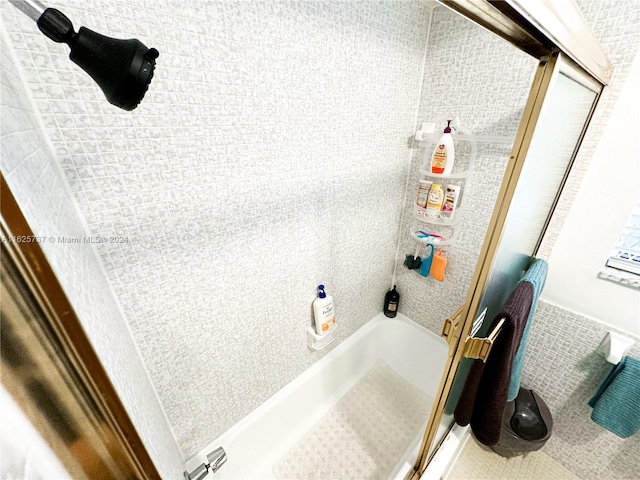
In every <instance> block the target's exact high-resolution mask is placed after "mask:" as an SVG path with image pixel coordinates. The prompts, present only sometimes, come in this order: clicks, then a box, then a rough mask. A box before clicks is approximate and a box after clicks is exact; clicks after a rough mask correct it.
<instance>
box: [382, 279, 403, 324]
mask: <svg viewBox="0 0 640 480" xmlns="http://www.w3.org/2000/svg"><path fill="white" fill-rule="evenodd" d="M399 302H400V294H399V293H398V291H397V290H396V286H395V285H394V286H393V289H392V290H389V291H388V292H387V294H386V295H385V296H384V308H383V311H384V314H385V316H387V317H389V318H393V317H395V316H396V313H398V303H399Z"/></svg>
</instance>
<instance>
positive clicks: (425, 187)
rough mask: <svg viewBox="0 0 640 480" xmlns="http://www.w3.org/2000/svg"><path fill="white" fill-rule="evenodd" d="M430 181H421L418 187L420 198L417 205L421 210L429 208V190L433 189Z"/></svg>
mask: <svg viewBox="0 0 640 480" xmlns="http://www.w3.org/2000/svg"><path fill="white" fill-rule="evenodd" d="M432 183H433V182H430V181H429V180H420V182H419V186H418V198H417V200H416V204H417V205H418V206H419V207H420V208H427V197H428V196H429V189H430V188H431V184H432Z"/></svg>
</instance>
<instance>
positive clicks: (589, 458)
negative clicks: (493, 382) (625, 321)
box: [522, 301, 640, 480]
mask: <svg viewBox="0 0 640 480" xmlns="http://www.w3.org/2000/svg"><path fill="white" fill-rule="evenodd" d="M608 330H612V328H611V327H610V326H607V325H604V324H602V323H599V322H597V321H594V320H593V319H590V318H586V317H583V316H581V315H579V314H577V313H573V312H571V311H569V310H566V309H564V308H561V307H559V306H556V305H553V304H551V303H548V302H544V301H542V302H539V303H538V309H537V310H536V315H535V319H534V324H533V326H532V329H531V333H530V336H529V344H528V348H527V359H526V363H525V368H524V373H523V377H522V384H523V385H525V386H526V387H528V388H531V389H533V390H535V391H536V392H537V393H538V394H540V396H541V397H542V398H543V399H544V401H545V403H546V404H547V405H548V406H549V409H550V410H551V413H552V415H553V424H554V425H553V428H554V432H553V435H552V436H551V438H550V439H549V442H548V443H547V444H546V445H545V446H544V447H543V448H542V451H543V452H544V453H546V454H547V455H549V456H550V457H551V458H553V459H554V460H555V461H557V462H559V463H561V464H562V465H563V466H564V467H566V468H568V469H569V470H571V471H572V472H573V473H575V474H576V475H577V476H578V477H580V478H582V479H583V480H591V479H594V480H595V479H604V478H606V479H607V480H615V479H629V480H631V479H637V478H640V457H639V456H638V452H640V435H634V436H632V437H630V438H627V439H622V438H619V437H617V436H615V435H614V434H613V433H610V432H608V431H607V430H605V429H603V428H602V427H600V426H599V425H597V424H595V423H594V422H593V421H591V418H590V416H591V407H589V406H588V405H587V402H588V401H589V399H590V398H591V397H592V396H593V395H594V394H595V392H596V391H597V389H598V387H599V386H600V385H601V383H602V381H603V380H604V379H605V377H606V376H607V374H608V373H609V371H610V370H611V367H612V365H611V364H609V363H607V362H606V361H605V360H604V358H603V357H602V356H600V355H598V354H597V353H596V352H595V350H596V348H597V347H598V345H599V344H600V341H601V340H602V339H603V338H604V336H605V334H606V332H607V331H608ZM619 333H622V334H624V335H627V336H630V337H632V338H635V339H636V340H637V341H638V343H636V345H635V346H634V347H632V349H631V350H630V351H629V355H632V356H634V357H636V358H640V337H633V336H632V335H630V334H628V333H626V332H619ZM549 372H553V375H549Z"/></svg>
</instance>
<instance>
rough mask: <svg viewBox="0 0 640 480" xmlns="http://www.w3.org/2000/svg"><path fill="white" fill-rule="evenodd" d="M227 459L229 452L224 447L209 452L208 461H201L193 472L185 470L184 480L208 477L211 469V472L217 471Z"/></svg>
mask: <svg viewBox="0 0 640 480" xmlns="http://www.w3.org/2000/svg"><path fill="white" fill-rule="evenodd" d="M226 461H227V454H226V452H225V451H224V448H222V447H218V448H216V449H215V450H214V451H213V452H210V453H208V454H207V462H209V463H201V464H200V465H198V466H197V467H196V469H195V470H193V471H192V472H191V473H188V472H184V480H201V479H202V478H204V477H206V476H207V474H208V473H209V469H211V473H216V472H217V471H218V470H219V469H220V467H221V466H222V465H223V464H224V463H225V462H226Z"/></svg>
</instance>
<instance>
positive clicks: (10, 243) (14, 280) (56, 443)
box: [0, 174, 160, 480]
mask: <svg viewBox="0 0 640 480" xmlns="http://www.w3.org/2000/svg"><path fill="white" fill-rule="evenodd" d="M0 196H1V197H2V202H1V203H0V211H1V213H2V216H1V219H0V231H1V233H2V245H1V246H2V257H1V260H2V262H1V263H2V265H1V267H2V268H1V273H2V287H1V289H2V290H1V294H2V304H1V311H2V364H1V365H2V385H3V386H4V387H5V388H6V390H7V391H8V392H9V394H10V395H11V396H12V397H13V398H14V400H15V401H16V403H18V405H19V406H20V408H21V409H22V411H23V412H24V413H25V415H26V416H27V418H29V420H30V421H31V423H32V424H33V425H34V427H36V429H37V430H38V432H39V433H40V435H42V437H43V438H44V440H45V441H46V442H47V443H48V444H49V446H50V447H51V448H52V450H53V451H54V452H55V453H56V455H57V456H58V458H59V459H60V461H61V463H62V464H63V465H64V467H65V468H66V469H67V471H68V473H69V474H70V475H71V476H72V477H73V478H77V479H91V478H104V479H111V478H113V479H123V478H127V479H133V478H136V479H158V480H159V479H160V475H159V473H158V471H157V470H156V468H155V466H154V464H153V461H152V460H151V457H150V456H149V454H148V452H147V450H146V449H145V447H144V444H143V443H142V439H141V438H140V436H139V435H138V432H137V431H136V429H135V426H134V425H133V423H132V422H131V419H130V418H129V416H128V414H127V412H126V410H125V408H124V405H123V404H122V402H121V400H120V398H119V397H118V394H117V393H116V391H115V388H114V387H113V385H112V383H111V380H110V379H109V377H108V375H107V372H106V371H105V370H104V367H103V366H102V364H101V363H100V360H99V359H98V356H97V355H96V353H95V351H94V350H93V347H92V345H91V343H90V342H89V339H88V338H87V336H86V334H85V333H84V330H83V329H82V325H81V323H80V321H79V319H78V317H77V316H76V313H75V311H74V310H73V307H72V306H71V304H70V303H69V300H68V299H67V297H66V295H65V293H64V291H63V289H62V286H61V285H60V283H59V282H58V279H57V278H56V276H55V273H54V272H53V270H52V269H51V266H50V265H49V263H48V261H47V259H46V258H45V256H44V252H43V251H42V249H41V248H40V245H39V244H38V243H37V242H35V241H33V240H35V238H36V237H35V235H34V233H33V231H32V230H31V228H30V227H29V225H28V224H27V221H26V219H25V218H24V216H23V214H22V212H21V210H20V208H19V206H18V204H17V202H16V200H15V198H14V196H13V194H12V193H11V191H10V190H9V187H8V185H7V183H6V181H5V178H4V175H1V174H0ZM30 240H32V241H30Z"/></svg>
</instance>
